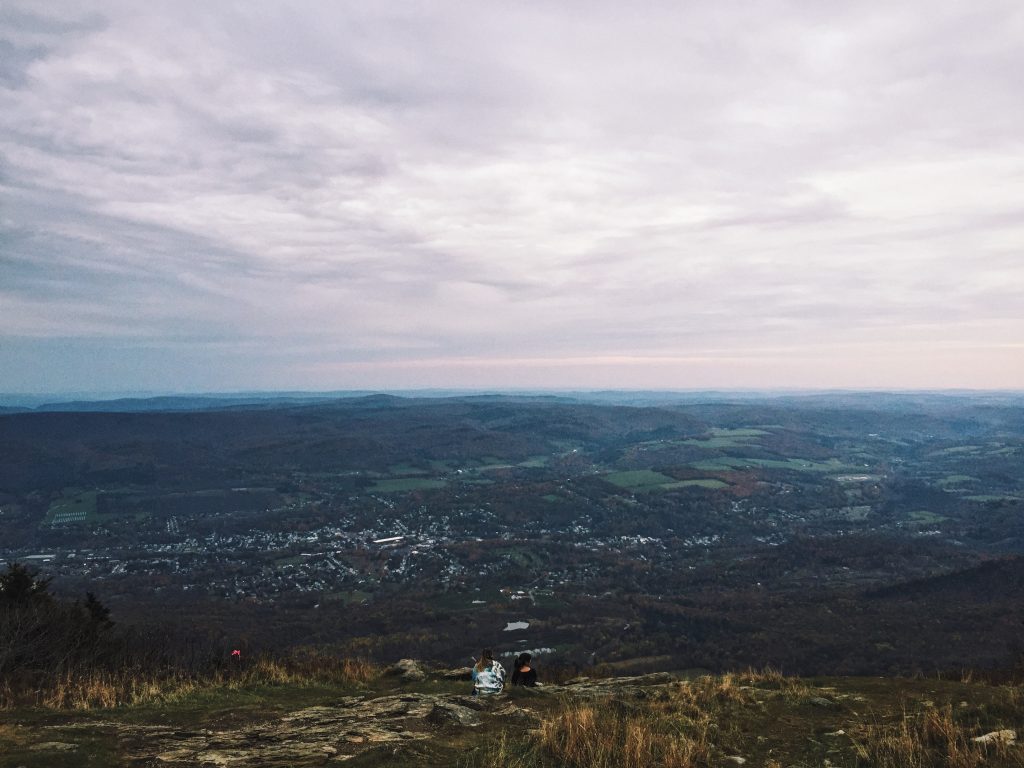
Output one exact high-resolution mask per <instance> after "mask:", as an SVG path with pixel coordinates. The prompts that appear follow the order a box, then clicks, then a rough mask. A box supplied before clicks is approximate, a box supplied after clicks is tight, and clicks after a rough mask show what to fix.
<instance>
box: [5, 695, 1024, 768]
mask: <svg viewBox="0 0 1024 768" xmlns="http://www.w3.org/2000/svg"><path fill="white" fill-rule="evenodd" d="M467 686H468V684H467V683H459V682H449V681H439V680H428V681H425V682H422V683H415V684H407V685H400V684H397V683H395V682H394V681H393V680H391V679H382V680H378V681H375V682H372V683H370V684H368V685H364V686H338V685H310V686H305V685H297V684H287V685H278V686H254V687H248V688H240V689H207V690H202V691H193V692H191V693H188V694H185V695H182V696H178V697H171V698H169V699H168V700H167V701H164V702H161V703H150V704H146V705H140V706H134V707H121V708H117V709H113V710H91V711H86V712H58V711H52V710H41V709H23V710H14V711H8V712H6V713H4V715H3V717H2V719H0V766H2V767H3V768H8V767H10V768H14V766H25V767H26V768H33V767H35V766H39V767H40V768H42V767H43V766H46V767H47V768H71V766H105V765H118V764H121V763H120V760H119V758H120V756H121V752H120V749H121V745H120V744H119V742H118V739H117V738H115V735H114V731H115V727H114V726H115V725H122V726H125V725H126V726H131V727H138V728H139V729H140V731H141V730H142V729H144V728H145V726H147V725H173V726H176V727H181V728H200V727H202V728H210V729H214V730H220V729H225V730H228V729H230V730H234V729H244V728H245V726H246V725H247V724H252V723H255V722H260V721H267V720H275V719H277V718H279V717H280V716H281V715H284V714H286V713H289V712H293V711H295V710H298V709H301V708H304V707H309V706H314V705H330V704H331V703H332V702H334V701H337V700H338V699H339V698H340V697H342V696H345V695H350V694H352V693H353V692H357V691H358V692H361V693H366V694H369V695H371V696H374V695H385V694H390V693H395V692H402V691H408V692H413V691H416V692H427V693H458V692H464V691H465V690H466V688H467ZM574 690H576V689H574V688H573V687H571V686H570V687H566V688H561V689H560V688H559V687H557V686H551V687H549V688H548V689H547V690H546V691H545V692H544V693H542V694H537V693H534V692H531V691H513V692H511V694H510V698H512V700H513V701H514V702H515V703H516V704H518V705H519V706H521V707H523V708H525V709H528V710H531V711H532V712H534V713H535V714H536V715H537V716H538V717H539V718H540V719H541V721H542V722H543V723H545V725H544V726H542V728H541V729H540V731H537V730H535V726H536V723H535V722H534V723H532V724H530V723H519V722H515V721H507V720H505V719H500V718H485V719H484V723H483V725H481V726H479V727H476V728H445V729H441V730H439V731H438V732H437V733H436V736H434V737H432V738H430V739H428V740H425V741H418V742H414V743H409V744H408V745H403V746H401V747H399V748H397V751H396V748H395V747H394V746H389V747H388V748H387V749H380V748H378V749H369V750H367V751H366V752H365V753H363V754H361V755H359V756H357V757H355V758H353V759H351V760H349V761H346V762H345V765H347V766H351V767H352V768H366V767H367V766H384V765H388V766H413V765H416V766H421V765H423V766H452V765H465V766H481V767H482V766H489V767H491V768H498V767H499V766H513V765H531V766H556V765H573V766H580V768H582V766H584V765H586V766H595V767H596V766H603V765H612V764H615V763H616V762H617V761H618V762H619V763H620V764H623V765H625V764H627V763H623V762H622V761H623V760H625V759H626V758H624V757H623V756H622V755H612V756H611V757H608V756H606V757H607V762H606V761H605V759H604V758H602V757H601V755H599V754H597V753H596V752H595V753H594V754H591V755H590V756H589V757H587V758H585V761H584V762H580V761H579V759H580V758H579V757H578V755H577V757H576V758H573V753H572V751H571V747H572V745H571V744H567V743H563V741H564V737H565V733H564V726H565V724H566V722H570V723H576V721H574V720H572V718H574V717H578V716H579V714H580V711H581V710H580V708H581V707H582V708H584V709H585V708H586V707H590V706H593V709H594V711H595V712H596V713H597V714H598V716H599V722H598V724H597V725H598V727H599V729H600V732H601V733H608V732H611V731H613V730H615V729H616V728H619V727H621V728H624V729H625V728H627V727H629V726H630V723H632V724H633V725H634V726H635V725H638V724H639V725H640V726H641V727H642V729H646V732H647V733H648V734H655V735H657V734H660V736H659V738H662V739H663V740H664V739H667V741H665V744H677V743H684V742H687V743H691V742H692V744H694V745H696V747H695V748H697V747H699V748H698V749H697V751H696V752H695V753H694V754H695V757H694V758H693V762H691V763H668V764H673V765H687V764H693V765H720V764H723V763H722V762H721V761H722V759H723V758H724V757H726V756H728V755H741V756H743V757H745V758H747V765H756V766H774V765H783V766H791V765H795V766H810V765H814V766H820V765H823V764H826V763H825V762H824V761H826V760H828V761H829V762H830V763H831V765H833V766H851V768H852V767H853V766H888V765H895V764H899V763H898V762H897V763H893V762H886V759H887V758H886V757H885V756H886V754H888V753H886V752H885V751H884V750H882V749H881V747H880V746H879V745H884V744H887V743H889V741H892V740H893V739H896V737H897V736H898V735H899V733H900V726H901V724H903V723H909V724H911V725H912V726H913V727H917V725H916V724H919V723H924V722H925V720H926V719H927V718H928V717H933V718H935V719H936V722H939V721H940V720H941V717H939V715H941V716H942V717H945V716H946V714H945V713H947V712H948V715H949V717H948V722H949V723H952V724H954V725H955V727H956V728H958V729H959V732H960V738H961V741H962V744H961V747H958V748H963V744H967V743H968V742H967V741H966V740H967V739H968V738H969V737H971V736H975V735H979V734H982V733H986V732H989V731H992V730H997V729H1001V728H1014V729H1017V730H1018V732H1020V731H1021V730H1022V728H1024V696H1022V694H1021V691H1020V689H1019V688H1011V687H1006V686H990V685H986V684H981V683H971V682H962V681H950V680H936V679H916V680H899V679H881V678H841V679H819V680H806V681H801V680H795V679H791V678H787V679H781V678H779V677H777V676H774V675H767V676H764V675H761V676H756V677H754V678H749V679H744V678H743V677H742V676H737V677H731V676H726V677H725V678H705V679H703V680H701V681H696V682H683V683H675V684H672V685H667V686H664V685H662V686H654V685H651V686H648V687H643V686H641V687H640V688H638V689H637V688H634V689H623V690H617V689H616V686H615V685H611V686H609V687H608V693H607V694H598V698H597V699H593V698H592V696H593V694H589V695H588V696H586V697H584V696H581V694H580V692H579V691H578V690H576V692H575V693H571V692H573V691H574ZM567 693H568V694H570V695H569V697H568V698H566V694H567ZM609 713H613V714H609ZM614 713H619V714H614ZM567 717H568V718H569V720H568V721H567V720H565V718H567ZM616 717H618V718H619V720H615V718H616ZM560 718H561V720H560ZM601 718H604V719H601ZM609 718H611V719H609ZM559 723H561V726H559V725H558V724H559ZM577 724H578V723H577ZM558 727H563V731H559V730H558ZM624 732H625V731H624ZM840 732H842V733H840ZM140 738H144V735H143V736H140ZM922 738H925V737H924V736H922ZM559 739H562V740H563V741H559ZM887 739H888V740H889V741H886V740H887ZM687 740H688V741H687ZM897 740H898V739H897ZM54 742H57V743H64V744H77V745H78V748H77V749H74V750H61V749H59V748H58V747H49V748H46V747H43V746H42V745H45V744H53V743H54ZM591 742H593V743H591ZM599 742H600V737H599V736H594V737H593V738H592V739H591V740H590V741H587V742H586V746H587V748H588V749H591V748H596V747H595V746H594V745H596V744H598V743H599ZM651 743H652V744H654V746H652V747H650V748H651V749H655V750H656V749H658V748H660V747H658V746H657V743H658V742H657V739H654V740H653V741H652V742H651ZM893 743H895V742H893ZM560 745H561V746H560ZM663 746H664V745H663ZM947 746H948V745H947ZM947 746H942V745H939V747H935V748H936V749H939V748H940V747H941V749H946V748H947ZM609 748H612V749H614V748H617V747H616V745H609ZM559 750H562V752H559ZM976 751H977V750H976ZM978 754H979V755H981V756H982V757H983V758H984V760H983V761H982V762H977V761H975V762H970V761H967V762H961V763H960V764H961V765H963V766H965V768H969V767H970V766H972V765H992V766H1024V747H1019V746H1014V747H1009V748H1007V749H1002V750H995V749H990V750H988V751H981V752H979V753H978ZM559 755H560V757H559ZM653 756H654V755H653V754H652V756H651V757H653ZM943 759H944V760H945V758H943ZM773 761H774V762H773ZM652 764H657V763H652ZM906 764H907V765H910V766H912V765H914V763H910V762H907V763H906ZM948 764H951V763H950V761H949V760H945V762H943V761H939V762H935V761H932V762H928V761H927V760H925V759H924V758H922V762H919V763H917V765H921V766H931V765H936V766H937V765H948Z"/></svg>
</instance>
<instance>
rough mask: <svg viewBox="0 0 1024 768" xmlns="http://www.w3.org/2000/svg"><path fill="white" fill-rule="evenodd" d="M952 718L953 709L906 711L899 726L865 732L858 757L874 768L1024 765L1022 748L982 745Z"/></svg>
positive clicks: (1005, 745) (858, 746)
mask: <svg viewBox="0 0 1024 768" xmlns="http://www.w3.org/2000/svg"><path fill="white" fill-rule="evenodd" d="M972 735H974V734H972V733H971V732H970V731H969V730H968V729H967V728H965V727H964V726H963V725H961V724H959V723H957V721H956V719H955V718H954V717H953V711H952V707H949V706H946V707H943V708H941V709H938V708H933V709H929V710H926V711H925V712H923V713H921V714H919V715H910V714H907V713H906V712H904V714H903V717H902V718H901V720H900V722H899V723H898V724H896V725H873V726H868V727H867V728H866V729H865V733H864V739H863V741H861V742H860V743H858V744H857V745H856V749H857V756H858V757H859V758H860V759H861V760H863V761H865V762H866V763H867V764H868V765H871V766H873V768H979V767H980V766H984V765H987V764H989V760H990V758H996V759H997V760H998V761H999V764H1000V765H1006V764H1010V765H1020V766H1024V757H1022V755H1021V753H1020V750H1019V748H1016V747H1011V746H1008V745H1007V744H1006V743H1005V742H1002V741H994V742H992V743H991V744H979V743H976V742H974V741H972V740H971V736H972Z"/></svg>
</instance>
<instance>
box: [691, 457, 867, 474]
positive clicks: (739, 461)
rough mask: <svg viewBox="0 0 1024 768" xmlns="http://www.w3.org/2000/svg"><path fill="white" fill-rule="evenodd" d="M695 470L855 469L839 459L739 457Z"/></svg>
mask: <svg viewBox="0 0 1024 768" xmlns="http://www.w3.org/2000/svg"><path fill="white" fill-rule="evenodd" d="M690 466H691V467H693V468H694V469H699V470H702V471H704V472H724V471H728V470H732V469H745V468H750V467H753V468H760V469H788V470H790V471H795V472H846V471H849V470H851V469H855V467H850V466H848V465H846V464H843V463H842V462H841V461H839V460H838V459H829V460H828V461H813V460H811V459H782V460H780V459H756V458H740V457H738V456H723V457H721V458H718V459H706V460H704V461H697V462H694V463H692V464H690Z"/></svg>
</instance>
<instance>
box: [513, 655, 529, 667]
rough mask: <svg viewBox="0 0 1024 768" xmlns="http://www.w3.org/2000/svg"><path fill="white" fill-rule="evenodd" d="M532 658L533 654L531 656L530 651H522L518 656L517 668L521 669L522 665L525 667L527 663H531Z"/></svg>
mask: <svg viewBox="0 0 1024 768" xmlns="http://www.w3.org/2000/svg"><path fill="white" fill-rule="evenodd" d="M532 658H533V656H531V655H530V654H528V653H520V654H519V655H518V656H516V669H519V668H520V667H525V666H526V665H527V664H529V663H530V659H532Z"/></svg>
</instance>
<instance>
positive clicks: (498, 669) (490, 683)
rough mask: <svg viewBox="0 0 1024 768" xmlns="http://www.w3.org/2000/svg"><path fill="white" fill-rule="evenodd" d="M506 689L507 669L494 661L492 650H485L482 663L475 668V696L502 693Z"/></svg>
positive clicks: (482, 654)
mask: <svg viewBox="0 0 1024 768" xmlns="http://www.w3.org/2000/svg"><path fill="white" fill-rule="evenodd" d="M504 687H505V668H504V667H503V666H501V664H500V663H499V662H497V661H495V659H494V655H493V654H492V653H491V649H490V648H484V650H483V652H482V653H481V654H480V661H478V662H477V663H476V665H475V666H474V667H473V695H474V696H479V695H481V694H483V695H490V694H494V693H501V689H502V688H504Z"/></svg>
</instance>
